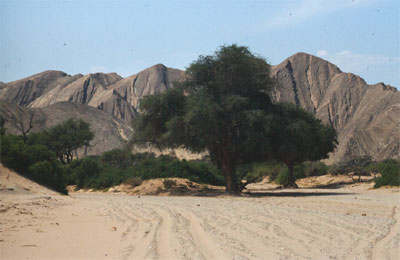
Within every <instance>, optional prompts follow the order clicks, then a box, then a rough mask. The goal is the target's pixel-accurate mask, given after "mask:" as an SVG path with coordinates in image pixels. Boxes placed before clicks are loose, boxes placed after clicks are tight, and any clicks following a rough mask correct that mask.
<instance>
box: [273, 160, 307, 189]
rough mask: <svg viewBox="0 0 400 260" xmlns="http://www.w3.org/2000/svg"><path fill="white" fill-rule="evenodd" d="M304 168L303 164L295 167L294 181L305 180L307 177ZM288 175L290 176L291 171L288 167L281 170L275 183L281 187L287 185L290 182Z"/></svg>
mask: <svg viewBox="0 0 400 260" xmlns="http://www.w3.org/2000/svg"><path fill="white" fill-rule="evenodd" d="M304 168H305V166H304V165H303V164H299V165H296V166H295V167H294V179H295V180H297V179H301V178H305V177H306V175H305V173H304V171H305V170H304ZM288 175H289V169H288V168H287V167H283V168H281V169H280V171H279V174H278V176H276V178H275V183H277V184H279V185H284V184H286V183H287V180H288Z"/></svg>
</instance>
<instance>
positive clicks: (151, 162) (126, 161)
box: [70, 149, 223, 189]
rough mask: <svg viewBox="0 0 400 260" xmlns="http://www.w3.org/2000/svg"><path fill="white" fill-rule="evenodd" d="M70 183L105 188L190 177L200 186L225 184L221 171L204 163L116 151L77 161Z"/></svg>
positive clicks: (85, 186) (78, 185)
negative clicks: (161, 179)
mask: <svg viewBox="0 0 400 260" xmlns="http://www.w3.org/2000/svg"><path fill="white" fill-rule="evenodd" d="M71 171H72V172H71V178H72V180H70V184H76V185H77V188H94V189H104V188H109V187H111V186H115V185H119V184H121V183H127V184H131V185H133V186H137V185H140V183H141V181H142V180H147V179H154V178H172V177H179V178H187V179H189V180H191V181H195V182H199V183H208V184H213V185H222V184H223V178H222V176H221V174H220V172H219V171H218V170H217V169H216V168H215V167H214V166H213V165H211V164H209V163H206V162H202V161H190V162H188V161H185V160H183V161H180V160H178V159H176V158H172V157H169V156H161V157H158V158H156V157H154V155H151V154H146V153H145V154H132V153H131V152H130V151H127V150H121V149H115V150H112V151H108V152H105V153H104V154H103V155H101V156H98V157H91V158H84V159H80V160H74V161H73V162H72V163H71Z"/></svg>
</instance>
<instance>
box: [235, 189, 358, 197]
mask: <svg viewBox="0 0 400 260" xmlns="http://www.w3.org/2000/svg"><path fill="white" fill-rule="evenodd" d="M309 190H310V189H307V191H302V190H301V189H296V190H294V191H256V192H246V193H243V195H245V196H248V197H312V196H337V195H352V194H355V193H353V192H320V191H309Z"/></svg>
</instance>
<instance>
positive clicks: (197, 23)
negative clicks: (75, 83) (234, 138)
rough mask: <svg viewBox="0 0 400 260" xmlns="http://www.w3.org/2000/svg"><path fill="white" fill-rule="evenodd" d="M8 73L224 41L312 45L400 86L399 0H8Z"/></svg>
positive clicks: (116, 67)
mask: <svg viewBox="0 0 400 260" xmlns="http://www.w3.org/2000/svg"><path fill="white" fill-rule="evenodd" d="M0 33H1V35H0V81H3V82H9V81H13V80H16V79H20V78H23V77H26V76H29V75H32V74H35V73H38V72H41V71H44V70H49V69H53V70H62V71H64V72H66V73H68V74H77V73H82V74H87V73H91V72H99V71H101V72H116V73H118V74H120V75H121V76H123V77H126V76H130V75H132V74H135V73H137V72H139V71H141V70H143V69H145V68H147V67H149V66H152V65H154V64H157V63H163V64H165V65H166V66H168V67H173V68H179V69H185V67H186V66H188V65H189V64H190V63H191V62H192V61H194V60H195V59H196V58H197V57H198V56H199V55H201V54H212V53H213V52H214V51H215V50H216V49H217V48H218V47H219V46H221V45H223V44H231V43H237V44H240V45H246V46H248V47H249V48H250V50H251V51H252V52H254V53H257V54H259V55H261V56H263V57H265V58H266V59H267V60H268V61H269V62H270V63H271V64H272V65H276V64H278V63H280V62H282V61H283V60H284V59H285V58H287V57H289V56H291V55H293V54H295V53H296V52H300V51H301V52H307V53H310V54H313V55H316V56H319V57H322V58H324V59H326V60H328V61H331V62H332V63H334V64H336V65H338V66H339V68H340V69H341V70H342V71H345V72H352V73H355V74H358V75H360V76H361V77H363V78H364V79H365V80H366V81H367V82H368V83H369V84H374V83H377V82H382V81H383V82H385V83H386V84H390V85H394V86H396V87H397V88H399V87H400V1H398V0H392V1H391V0H291V1H290V0H287V1H285V0H266V1H261V0H259V1H254V0H231V1H228V0H198V1H190V0H180V1H174V0H169V1H166V0H159V1H151V0H149V1H119V0H114V1H112V0H109V1H104V0H103V1H102V0H98V1H84V0H78V1H68V0H67V1H56V0H52V1H33V0H25V1H17V0H14V1H8V0H0Z"/></svg>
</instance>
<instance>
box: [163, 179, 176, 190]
mask: <svg viewBox="0 0 400 260" xmlns="http://www.w3.org/2000/svg"><path fill="white" fill-rule="evenodd" d="M163 185H164V188H165V189H167V190H168V189H171V188H172V187H173V186H176V181H175V180H171V179H164V180H163Z"/></svg>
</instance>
